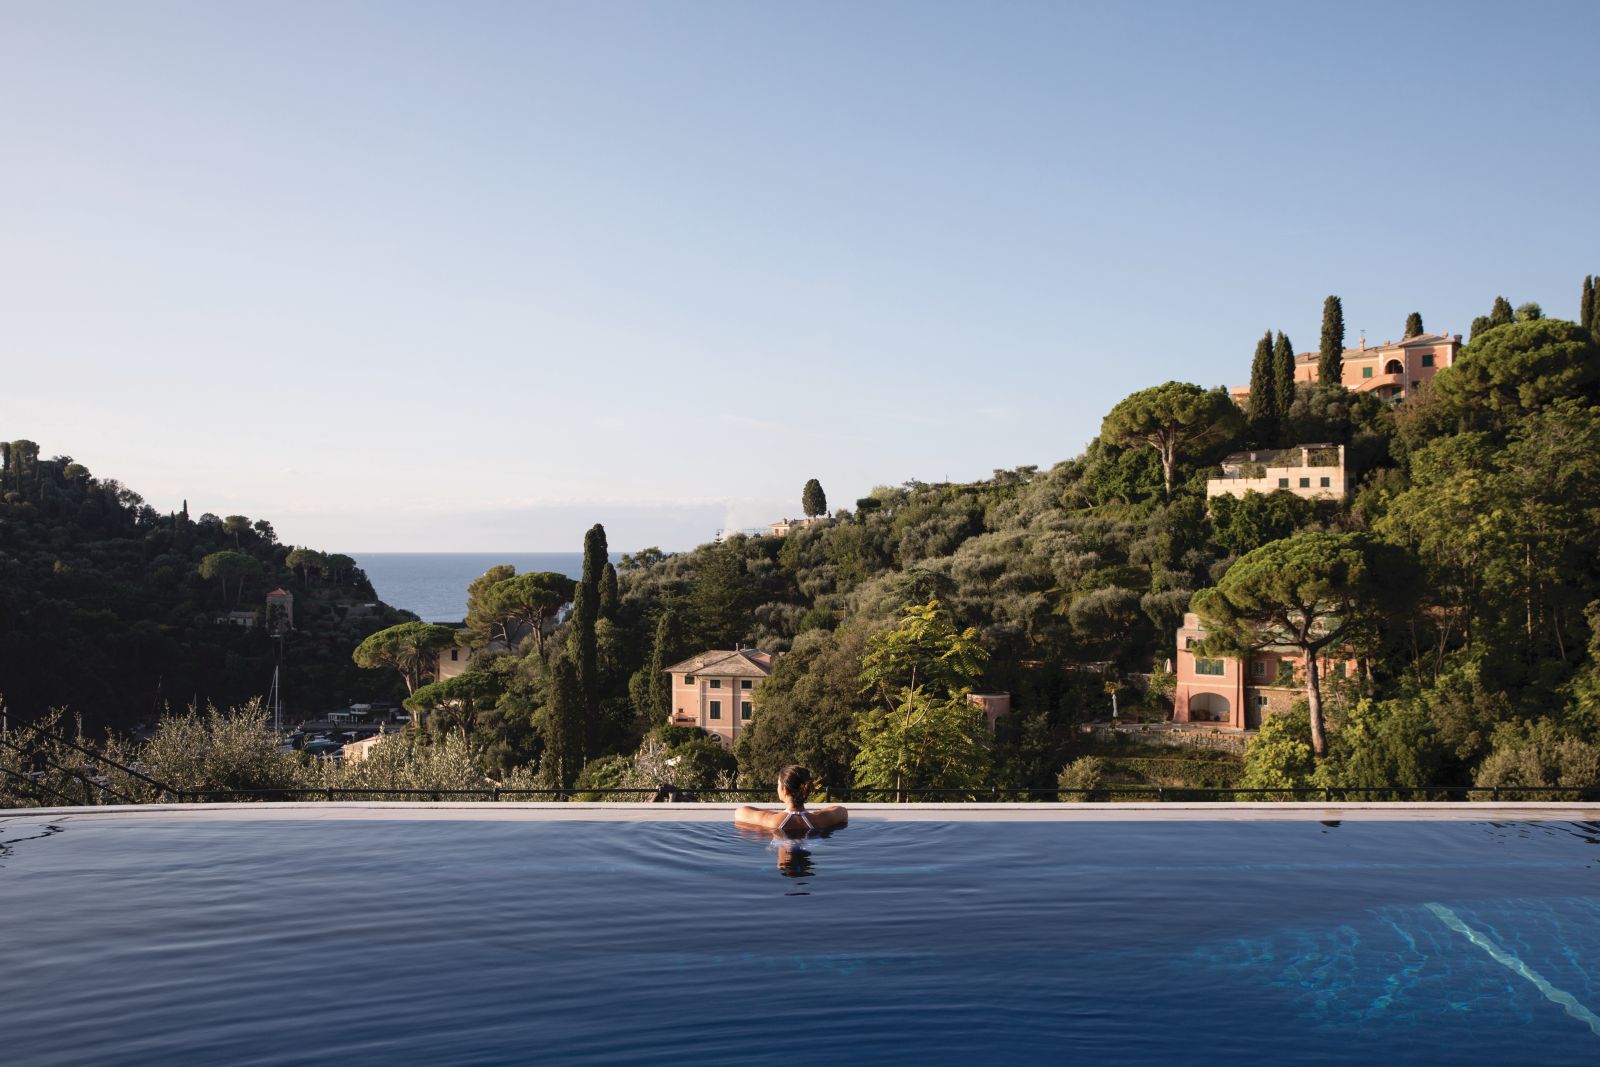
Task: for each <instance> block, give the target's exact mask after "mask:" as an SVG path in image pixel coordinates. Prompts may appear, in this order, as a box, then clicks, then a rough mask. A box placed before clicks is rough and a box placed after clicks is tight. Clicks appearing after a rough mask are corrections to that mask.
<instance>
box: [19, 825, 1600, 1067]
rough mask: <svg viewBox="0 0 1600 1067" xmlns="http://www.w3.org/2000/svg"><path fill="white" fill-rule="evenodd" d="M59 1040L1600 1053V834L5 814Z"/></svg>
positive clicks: (1252, 1055)
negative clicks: (823, 829)
mask: <svg viewBox="0 0 1600 1067" xmlns="http://www.w3.org/2000/svg"><path fill="white" fill-rule="evenodd" d="M0 843H3V844H0V1058H3V1060H4V1062H5V1063H6V1064H8V1065H18V1067H20V1065H34V1064H40V1065H43V1064H72V1065H82V1064H144V1063H149V1064H163V1065H184V1064H206V1065H212V1064H230V1065H240V1064H274V1065H276V1064H368V1063H371V1064H423V1063H427V1064H443V1063H448V1064H504V1063H542V1064H547V1063H560V1064H567V1063H573V1064H585V1063H608V1064H609V1063H643V1062H649V1063H655V1064H679V1063H682V1064H690V1063H693V1064H751V1063H763V1062H773V1063H808V1062H816V1063H822V1064H870V1063H908V1064H910V1063H923V1064H944V1063H961V1064H974V1063H983V1064H991V1063H1029V1064H1097V1063H1108V1064H1118V1065H1128V1064H1176V1063H1182V1064H1209V1063H1216V1064H1223V1063H1226V1064H1233V1065H1237V1064H1241V1063H1260V1064H1278V1063H1290V1062H1292V1063H1296V1064H1374V1063H1382V1064H1388V1065H1403V1064H1451V1065H1464V1064H1497V1065H1499V1064H1526V1063H1536V1064H1542V1065H1554V1064H1582V1065H1584V1067H1592V1065H1594V1064H1596V1063H1600V1016H1597V1015H1596V1014H1595V1013H1596V1012H1600V825H1595V824H1586V823H1542V824H1541V823H1502V824H1493V823H1471V822H1431V823H1384V822H1360V823H1345V824H1343V825H1339V824H1319V823H1315V822H1306V823H1287V822H1148V823H1143V822H1105V823H1093V822H1088V823H1086V822H1061V823H1004V822H993V823H985V822H977V823H973V822H968V823H904V822H882V821H871V820H865V819H863V820H858V822H857V823H855V824H854V825H851V826H850V827H849V828H847V829H845V830H843V831H841V832H839V833H837V834H835V835H834V836H833V837H831V838H827V839H823V840H817V841H809V842H803V843H800V844H798V845H785V846H780V845H779V844H777V843H775V842H773V841H771V840H769V839H767V838H764V837H759V836H753V835H749V834H745V833H741V832H739V831H735V830H734V829H732V828H731V827H725V826H722V825H717V824H711V823H663V822H639V823H592V822H577V821H562V822H471V821H460V822H444V821H413V822H403V821H283V822H274V821H198V820H175V819H158V818H146V817H140V816H128V815H119V816H98V817H97V816H92V815H85V816H66V817H62V818H59V819H57V820H56V821H54V822H46V821H45V820H42V819H38V818H9V819H0Z"/></svg>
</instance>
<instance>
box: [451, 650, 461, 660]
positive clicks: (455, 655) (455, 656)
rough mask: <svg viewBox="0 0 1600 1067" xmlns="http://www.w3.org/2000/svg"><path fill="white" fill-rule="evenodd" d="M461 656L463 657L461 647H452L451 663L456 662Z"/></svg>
mask: <svg viewBox="0 0 1600 1067" xmlns="http://www.w3.org/2000/svg"><path fill="white" fill-rule="evenodd" d="M460 658H461V650H460V649H459V648H452V649H451V650H450V662H451V663H455V662H456V661H457V660H459V659H460Z"/></svg>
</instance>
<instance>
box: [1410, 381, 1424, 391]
mask: <svg viewBox="0 0 1600 1067" xmlns="http://www.w3.org/2000/svg"><path fill="white" fill-rule="evenodd" d="M1421 388H1422V383H1421V382H1412V383H1411V391H1412V392H1413V393H1414V392H1416V391H1417V390H1418V389H1421Z"/></svg>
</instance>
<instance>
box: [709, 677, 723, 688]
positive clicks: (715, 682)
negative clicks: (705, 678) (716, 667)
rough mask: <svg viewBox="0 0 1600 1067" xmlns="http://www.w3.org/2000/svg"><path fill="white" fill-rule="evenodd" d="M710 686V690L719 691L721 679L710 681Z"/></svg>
mask: <svg viewBox="0 0 1600 1067" xmlns="http://www.w3.org/2000/svg"><path fill="white" fill-rule="evenodd" d="M710 684H711V688H713V689H721V688H722V679H721V678H713V679H711V683H710Z"/></svg>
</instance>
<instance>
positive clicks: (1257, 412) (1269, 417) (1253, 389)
mask: <svg viewBox="0 0 1600 1067" xmlns="http://www.w3.org/2000/svg"><path fill="white" fill-rule="evenodd" d="M1281 414H1282V412H1280V411H1279V410H1278V391H1277V389H1276V388H1274V384H1273V380H1272V331H1271V330H1268V331H1267V332H1266V333H1264V334H1262V335H1261V340H1259V341H1257V342H1256V356H1255V359H1254V360H1252V361H1251V363H1250V421H1251V422H1252V423H1254V424H1255V426H1256V429H1257V431H1258V432H1259V431H1260V430H1261V429H1262V428H1264V427H1267V426H1269V425H1270V424H1271V423H1273V422H1275V421H1277V419H1278V416H1279V415H1281Z"/></svg>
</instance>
